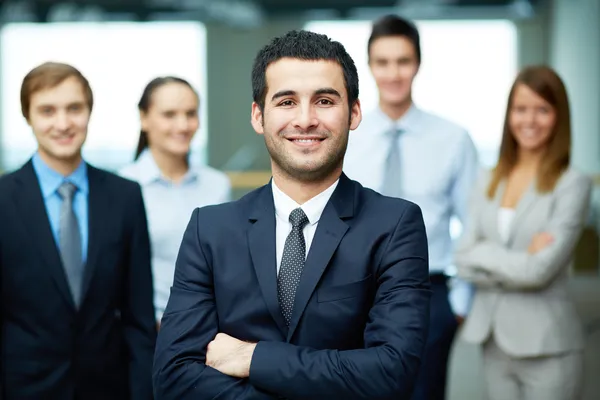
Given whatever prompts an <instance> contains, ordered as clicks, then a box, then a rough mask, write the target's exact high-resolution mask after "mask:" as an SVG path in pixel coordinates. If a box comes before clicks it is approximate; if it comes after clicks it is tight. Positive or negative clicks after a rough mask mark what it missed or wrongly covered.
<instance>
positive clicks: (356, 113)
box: [350, 99, 362, 131]
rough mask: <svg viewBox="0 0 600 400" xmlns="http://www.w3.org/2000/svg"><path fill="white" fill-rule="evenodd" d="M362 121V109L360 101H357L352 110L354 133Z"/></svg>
mask: <svg viewBox="0 0 600 400" xmlns="http://www.w3.org/2000/svg"><path fill="white" fill-rule="evenodd" d="M361 121H362V111H361V109H360V100H358V99H356V101H355V102H354V104H352V108H351V109H350V130H351V131H353V130H355V129H356V128H358V125H360V122H361Z"/></svg>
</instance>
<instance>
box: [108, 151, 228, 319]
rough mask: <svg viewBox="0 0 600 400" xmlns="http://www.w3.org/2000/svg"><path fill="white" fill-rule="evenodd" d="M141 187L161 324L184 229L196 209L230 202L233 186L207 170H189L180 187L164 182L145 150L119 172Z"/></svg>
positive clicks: (176, 184) (211, 170) (157, 315)
mask: <svg viewBox="0 0 600 400" xmlns="http://www.w3.org/2000/svg"><path fill="white" fill-rule="evenodd" d="M119 173H120V174H121V175H122V176H123V177H125V178H129V179H132V180H135V181H137V182H138V183H139V184H140V186H141V187H142V194H143V197H144V204H145V206H146V215H147V219H148V231H149V234H150V244H151V251H152V275H153V282H154V308H155V311H156V319H157V321H160V319H161V318H162V315H163V313H164V311H165V307H166V306H167V302H168V300H169V294H170V292H171V286H172V285H173V277H174V274H175V261H176V260H177V254H178V252H179V246H180V245H181V240H182V238H183V234H184V232H185V229H186V227H187V225H188V223H189V221H190V217H191V215H192V212H193V211H194V209H195V208H196V207H202V206H207V205H211V204H219V203H223V202H227V201H229V200H230V199H231V184H230V182H229V178H228V177H227V175H226V174H225V173H223V172H221V171H218V170H216V169H214V168H211V167H208V166H201V167H190V169H189V171H188V172H187V174H186V175H185V176H184V177H183V179H182V180H181V181H180V182H178V183H173V182H171V181H170V180H168V179H166V178H164V177H163V176H162V174H161V172H160V169H159V168H158V166H157V165H156V162H155V161H154V158H153V157H152V153H150V151H148V150H145V151H144V152H142V154H141V155H140V157H139V158H138V159H137V160H136V161H135V162H134V163H132V164H129V165H127V166H125V167H124V168H123V169H121V170H120V171H119Z"/></svg>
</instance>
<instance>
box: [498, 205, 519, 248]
mask: <svg viewBox="0 0 600 400" xmlns="http://www.w3.org/2000/svg"><path fill="white" fill-rule="evenodd" d="M514 217H515V209H514V208H508V207H500V209H499V210H498V233H499V234H500V238H502V241H503V242H504V243H505V244H506V243H508V237H509V235H510V229H511V227H512V221H513V219H514Z"/></svg>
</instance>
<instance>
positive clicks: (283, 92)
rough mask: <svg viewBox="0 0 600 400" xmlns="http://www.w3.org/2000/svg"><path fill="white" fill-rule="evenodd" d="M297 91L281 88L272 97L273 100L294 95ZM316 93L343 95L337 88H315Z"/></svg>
mask: <svg viewBox="0 0 600 400" xmlns="http://www.w3.org/2000/svg"><path fill="white" fill-rule="evenodd" d="M296 94H297V93H296V92H295V91H294V90H280V91H279V92H277V93H275V94H274V95H273V97H271V101H274V100H277V99H279V98H281V97H285V96H294V95H296ZM314 94H315V95H322V94H328V95H331V96H336V97H342V96H341V95H340V92H338V91H337V90H335V89H334V88H329V87H328V88H321V89H317V90H315V93H314Z"/></svg>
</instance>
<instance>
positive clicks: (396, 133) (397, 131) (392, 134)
mask: <svg viewBox="0 0 600 400" xmlns="http://www.w3.org/2000/svg"><path fill="white" fill-rule="evenodd" d="M401 133H402V129H401V128H397V127H393V128H392V129H390V133H389V135H390V137H391V138H392V139H398V138H399V137H400V134H401Z"/></svg>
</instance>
